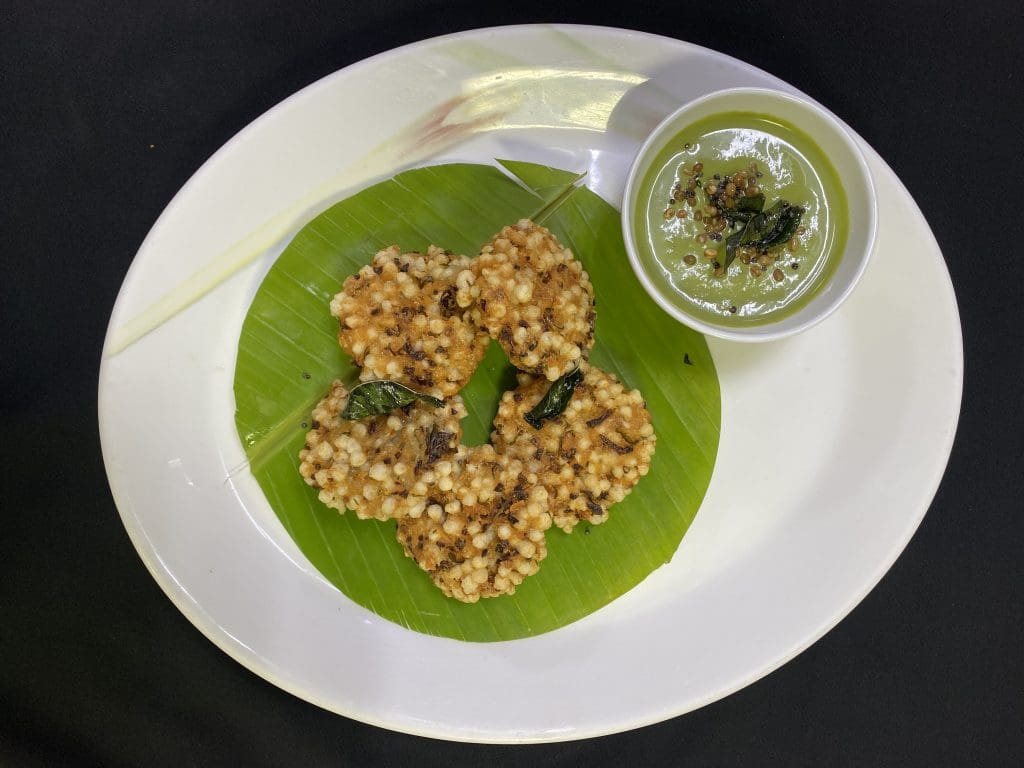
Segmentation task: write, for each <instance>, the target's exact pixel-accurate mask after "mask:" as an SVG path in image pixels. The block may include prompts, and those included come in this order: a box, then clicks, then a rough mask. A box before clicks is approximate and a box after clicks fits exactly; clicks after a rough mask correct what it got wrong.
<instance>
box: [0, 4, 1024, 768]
mask: <svg viewBox="0 0 1024 768" xmlns="http://www.w3.org/2000/svg"><path fill="white" fill-rule="evenodd" d="M528 21H563V22H579V23H592V24H604V25H609V26H623V27H630V28H635V29H642V30H646V31H651V32H657V33H661V34H665V35H669V36H672V37H677V38H680V39H683V40H688V41H691V42H696V43H699V44H702V45H706V46H708V47H711V48H714V49H717V50H720V51H723V52H725V53H729V54H732V55H734V56H736V57H738V58H740V59H743V60H745V61H748V62H750V63H752V64H754V65H757V66H759V67H762V68H764V69H766V70H768V71H769V72H771V73H773V74H775V75H777V76H779V77H781V78H782V79H784V80H786V81H788V82H790V83H792V84H793V85H795V86H797V87H798V88H800V89H802V90H804V91H805V92H807V93H809V94H810V95H811V96H813V97H814V98H816V99H818V100H820V101H821V102H823V103H824V104H826V105H828V106H829V107H830V108H831V109H832V110H833V111H835V112H836V113H837V114H838V115H839V116H840V117H842V118H844V119H845V120H846V121H847V122H848V123H850V124H851V125H852V126H853V127H854V129H855V130H856V131H858V132H859V133H860V134H861V135H862V136H863V137H864V138H865V139H866V140H867V141H868V142H869V143H870V144H871V145H873V146H874V147H875V149H877V150H878V151H879V153H880V154H881V155H882V157H883V158H884V159H885V160H887V161H888V162H889V164H890V165H891V166H892V167H893V169H894V170H895V172H896V173H897V174H898V175H899V176H900V178H901V179H902V180H903V181H904V183H905V184H906V185H907V187H908V188H909V190H910V192H911V194H912V195H913V196H914V197H915V199H916V200H917V202H918V204H919V205H920V207H921V209H922V210H923V212H924V214H925V216H926V217H927V219H928V221H929V223H930V224H931V226H932V228H933V230H934V232H935V235H936V237H937V238H938V241H939V243H940V245H941V246H942V249H943V252H944V254H945V257H946V261H947V263H948V265H949V269H950V272H951V274H952V279H953V284H954V286H955V289H956V292H957V298H958V301H959V305H960V311H961V315H962V324H963V333H964V343H965V354H966V381H965V390H964V401H963V409H962V414H961V421H960V428H959V432H958V436H957V441H956V445H955V447H954V450H953V455H952V459H951V461H950V464H949V469H948V471H947V474H946V477H945V480H944V481H943V483H942V486H941V488H940V489H939V492H938V495H937V496H936V498H935V501H934V503H933V505H932V508H931V510H930V512H929V514H928V515H927V516H926V518H925V520H924V522H923V524H922V525H921V528H920V529H919V531H918V533H917V534H916V536H915V537H914V539H913V541H912V542H911V543H910V545H909V547H908V548H907V550H906V552H905V553H904V554H903V556H902V557H901V558H900V559H899V561H898V562H897V563H896V565H895V566H894V567H893V568H892V570H891V571H890V573H889V574H888V575H887V576H886V577H885V578H884V579H883V581H882V583H881V584H880V585H879V586H878V587H877V588H876V589H875V590H874V591H873V592H872V593H871V594H870V595H869V596H868V597H867V599H866V600H864V602H863V603H862V604H861V605H860V606H859V607H858V608H856V609H855V610H854V611H853V613H852V614H851V615H850V616H849V617H848V618H847V619H845V620H844V621H843V622H842V623H841V624H840V625H839V626H838V627H837V628H836V629H834V630H833V631H832V632H830V633H829V634H828V635H827V636H826V637H825V638H824V639H822V640H821V641H819V642H818V643H817V644H815V645H814V646H813V647H812V648H811V649H810V650H808V651H806V652H805V653H803V654H802V655H801V656H799V657H798V658H797V659H796V660H794V661H792V662H790V663H789V664H787V665H786V666H784V667H783V668H782V669H780V670H779V671H777V672H775V673H773V674H771V675H770V676H768V677H767V678H766V679H764V680H761V681H760V682H758V683H756V684H754V685H752V686H750V687H748V688H746V689H745V690H743V691H741V692H739V693H737V694H734V695H733V696H730V697H728V698H727V699H725V700H723V701H720V702H717V703H715V704H712V705H710V706H708V707H705V708H704V709H702V710H699V711H697V712H694V713H691V714H689V715H686V716H683V717H681V718H677V719H674V720H672V721H669V722H665V723H662V724H659V725H655V726H651V727H648V728H644V729H641V730H638V731H634V732H631V733H626V734H620V735H615V736H609V737H604V738H600V739H594V740H588V741H583V742H575V743H568V744H556V745H544V746H536V747H488V746H478V745H460V744H448V743H444V742H436V741H430V740H426V739H420V738H415V737H411V736H405V735H400V734H393V733H389V732H387V731H383V730H379V729H376V728H373V727H370V726H366V725H363V724H361V723H357V722H353V721H350V720H347V719H345V718H342V717H338V716H335V715H332V714H329V713H327V712H325V711H322V710H319V709H317V708H316V707H314V706H312V705H309V704H306V703H305V702H303V701H300V700H298V699H295V698H293V697H292V696H290V695H288V694H286V693H284V692H282V691H280V690H278V689H276V688H274V687H273V686H271V685H270V684H269V683H266V682H264V681H263V680H262V679H260V678H258V677H256V676H255V675H253V674H252V673H250V672H248V671H247V670H246V669H244V668H243V667H241V666H240V665H238V664H236V663H235V662H233V661H232V660H230V659H229V658H228V657H227V656H225V655H224V654H223V653H221V651H219V650H217V649H216V648H215V647H214V646H213V645H212V644H211V643H210V642H209V641H207V640H206V639H204V638H203V637H202V635H201V634H200V633H199V632H198V631H196V630H195V629H194V628H193V627H192V626H191V625H190V624H189V623H188V621H187V620H186V619H185V618H184V617H183V616H182V615H181V614H179V613H178V611H177V610H176V609H175V608H174V607H173V605H172V604H171V603H170V601H169V600H168V599H167V598H166V597H165V596H164V595H163V593H162V592H161V591H160V589H159V588H158V587H157V585H156V583H155V582H154V581H153V580H152V579H151V578H150V576H149V575H148V574H147V573H146V571H145V569H144V567H143V565H142V563H141V561H140V560H139V558H138V557H137V556H136V554H135V552H134V550H133V548H132V546H131V544H130V543H129V541H128V537H127V535H126V534H125V532H124V529H123V528H122V526H121V522H120V519H119V517H118V515H117V511H116V509H115V507H114V504H113V502H112V500H111V497H110V493H109V490H108V487H107V483H106V478H105V474H104V469H103V464H102V461H101V458H100V452H99V442H98V435H97V426H96V411H95V402H96V376H97V369H98V363H99V358H100V348H101V344H102V339H103V334H104V331H105V326H106V321H107V318H108V316H109V312H110V309H111V307H112V305H113V302H114V299H115V297H116V295H117V291H118V288H119V286H120V283H121V280H122V279H123V276H124V274H125V271H126V270H127V268H128V265H129V264H130V262H131V260H132V258H133V256H134V254H135V251H136V250H137V248H138V246H139V244H140V243H141V241H142V239H143V237H144V236H145V234H146V232H147V231H148V229H149V227H150V226H151V225H152V224H153V222H154V221H155V220H156V218H157V216H158V215H159V214H160V212H161V210H162V209H163V208H164V206H165V205H166V204H167V202H168V201H169V200H170V198H171V197H172V196H173V194H174V193H175V192H176V191H177V190H178V189H179V187H180V186H181V185H182V184H183V183H184V182H185V181H186V180H187V179H188V177H189V176H190V175H191V174H192V173H193V172H194V171H195V169H196V168H197V167H198V166H199V165H201V164H202V163H203V162H204V161H205V160H206V159H207V158H208V157H209V156H210V155H211V154H212V153H213V152H214V151H215V150H216V149H217V148H218V147H220V145H221V144H223V143H224V142H225V141H226V140H227V139H229V138H230V137H231V136H232V135H233V134H234V133H236V132H237V131H238V130H239V129H241V128H242V127H243V126H245V125H246V124H247V123H249V122H250V121H251V120H253V119H254V118H256V117H258V116H259V115H260V114H261V113H262V112H264V111H265V110H267V109H268V108H270V107H271V106H273V105H274V104H275V103H277V102H278V101H280V100H281V99H283V98H284V97H286V96H288V95H289V94H291V93H293V92H294V91H296V90H298V89H299V88H301V87H303V86H305V85H307V84H309V83H310V82H312V81H313V80H316V79H317V78H319V77H321V76H323V75H326V74H328V73H330V72H332V71H334V70H337V69H339V68H341V67H344V66H346V65H348V64H351V63H352V62H355V61H358V60H360V59H362V58H364V57H366V56H369V55H371V54H375V53H378V52H381V51H385V50H388V49H390V48H393V47H395V46H398V45H401V44H404V43H408V42H413V41H415V40H419V39H422V38H426V37H430V36H434V35H438V34H443V33H448V32H453V31H457V30H462V29H471V28H475V27H481V26H489V25H497V24H507V23H519V22H528ZM1022 59H1024V11H1022V10H1021V7H1020V6H1019V5H1018V3H1016V2H1012V1H1011V2H1001V3H986V2H983V1H982V2H975V3H958V4H941V3H925V2H903V3H900V4H896V3H887V2H875V1H874V0H870V1H868V0H864V1H862V2H856V3H829V4H825V5H821V6H817V5H814V4H810V3H786V2H760V3H756V4H755V3H749V4H748V3H723V2H720V1H718V2H716V1H715V0H710V1H709V0H696V1H695V2H673V3H662V4H651V3H646V2H640V1H638V0H631V1H630V2H628V3H621V4H617V5H616V6H614V7H608V8H607V9H604V8H603V7H601V6H598V5H597V4H595V3H592V2H591V3H583V2H580V3H551V2H548V3H528V4H526V3H524V4H514V5H507V4H501V5H490V4H484V3H470V2H463V1H462V0H457V1H456V0H435V1H432V2H419V3H417V2H407V1H405V0H397V1H396V0H378V1H377V2H374V3H366V4H358V3H352V2H345V1H344V0H339V1H335V2H292V3H287V2H254V3H243V2H235V1H232V2H219V3H216V4H210V5H209V6H207V5H203V4H196V3H186V2H175V3H163V2H143V3H138V4H127V3H109V4H102V3H95V2H85V3H80V2H75V3H70V2H67V3H56V4H51V3H36V2H24V1H23V0H18V2H15V3H13V4H9V3H4V4H2V5H0V138H2V143H0V163H2V165H0V202H2V206H0V253H2V256H0V259H2V263H3V272H2V276H3V281H2V290H3V296H4V299H3V307H2V313H3V314H2V326H0V327H2V333H3V343H2V346H0V413H2V418H3V438H2V447H0V471H2V474H3V476H2V480H0V483H2V488H3V495H2V497H0V501H2V505H0V510H2V514H3V524H2V528H0V576H2V580H0V710H2V711H0V764H4V765H12V766H22V765H25V766H32V765H64V764H68V765H105V766H118V765H142V766H149V765H154V766H157V765H168V766H187V765H247V766H248V765H253V766H255V765H346V766H347V765H353V766H362V765H382V766H405V765H416V766H432V765H438V766H440V765H446V766H482V765H488V766H490V765H495V766H497V765H513V764H515V765H520V764H522V763H523V762H524V761H525V762H528V763H530V764H534V765H538V766H543V765H566V766H574V765H601V764H607V765H622V764H627V765H640V766H646V765H715V766H718V765H753V766H772V765H786V766H788V765H829V766H838V765H851V766H866V765H922V766H944V765H951V766H953V765H955V766H962V765H963V766H966V765H1021V764H1024V713H1022V710H1024V675H1022V655H1024V651H1022V648H1024V639H1022V634H1024V633H1022V630H1024V621H1022V604H1024V595H1022V588H1021V587H1022V581H1024V578H1022V577H1024V574H1022V569H1021V566H1020V562H1021V557H1022V549H1024V547H1022V544H1024V540H1022V539H1024V536H1022V532H1024V526H1022V523H1021V516H1022V512H1024V417H1022V401H1024V388H1022V385H1021V380H1022V377H1024V353H1022V342H1024V334H1022V330H1021V324H1022V322H1024V314H1022V312H1021V309H1020V308H1021V306H1022V305H1021V295H1022V286H1024V261H1022V256H1024V246H1022V244H1021V242H1022V240H1021V234H1020V232H1021V226H1020V220H1019V217H1020V213H1019V208H1020V200H1021V199H1022V197H1024V163H1022V160H1021V154H1022V143H1024V130H1022V129H1021V122H1020V121H1021V119H1022V117H1024V65H1022V63H1021V62H1022ZM150 145H153V146H152V147H151V146H150ZM907 301H914V296H913V295H908V296H907ZM595 673H596V674H599V673H600V670H599V669H596V670H595ZM480 706H501V702H500V701H487V700H484V701H482V702H481V703H480Z"/></svg>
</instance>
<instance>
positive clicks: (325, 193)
mask: <svg viewBox="0 0 1024 768" xmlns="http://www.w3.org/2000/svg"><path fill="white" fill-rule="evenodd" d="M646 81H647V78H646V77H645V76H643V75H638V74H634V73H629V72H620V71H615V70H610V69H609V70H601V69H594V70H586V69H572V68H566V69H561V68H556V67H539V68H538V67H522V66H515V67H505V68H502V69H496V70H493V71H490V72H487V73H486V74H483V75H479V76H477V77H475V78H470V79H468V80H465V81H463V83H462V84H461V86H460V91H461V92H460V94H459V95H458V96H455V97H453V98H449V99H447V100H446V101H443V102H441V103H440V104H438V105H437V106H436V107H434V108H433V109H431V110H428V111H427V112H426V113H424V114H423V115H421V116H420V117H419V118H418V119H416V120H414V121H413V122H412V123H410V124H409V125H408V126H406V127H405V128H403V129H401V130H399V131H398V132H397V133H395V134H393V135H392V136H390V137H389V138H388V139H386V140H385V141H384V142H382V143H381V144H380V145H378V146H377V147H376V148H375V149H373V150H372V151H371V152H370V153H369V154H367V155H366V156H365V157H363V158H362V159H360V160H358V161H357V162H355V163H353V164H352V165H350V166H349V167H347V168H346V169H345V170H343V171H341V172H340V173H338V174H337V175H336V176H334V177H333V178H332V179H330V180H329V181H327V182H326V183H324V184H322V185H321V186H319V187H317V188H316V189H314V190H313V191H312V192H310V193H309V194H308V195H306V196H305V197H303V198H302V199H300V200H298V201H296V202H294V203H293V204H292V205H290V206H288V207H287V208H285V209H284V210H282V211H281V212H280V213H278V214H277V215H276V216H273V217H272V218H270V219H268V220H266V221H264V222H263V223H262V224H260V225H258V226H256V227H255V228H254V229H253V230H252V231H251V232H250V233H249V234H248V235H246V236H245V237H243V238H242V239H240V240H239V241H237V242H236V243H235V244H234V245H232V246H231V247H230V248H228V249H227V250H226V251H223V252H221V253H220V254H217V255H216V256H214V257H213V258H211V259H210V261H209V262H208V263H207V264H206V265H205V266H204V267H202V268H201V269H200V270H198V271H197V272H195V273H194V274H192V275H191V276H190V277H188V278H187V279H186V280H185V281H184V282H182V283H180V284H179V285H178V286H176V287H175V288H173V289H172V290H171V291H169V292H168V293H167V294H165V295H164V296H162V297H161V298H160V299H158V300H157V301H156V302H154V303H153V304H151V305H150V306H149V307H147V308H146V309H145V310H143V311H142V312H141V313H140V314H138V315H136V316H135V317H133V318H131V319H130V320H129V321H128V322H126V323H124V324H123V325H121V326H119V327H117V328H116V329H113V330H112V331H111V333H110V335H109V337H108V340H107V344H106V348H105V351H104V354H105V355H106V356H113V355H116V354H117V353H118V352H121V351H122V350H124V349H125V348H127V347H128V346H130V345H131V344H133V343H134V342H136V341H138V340H139V339H141V338H142V337H143V336H145V335H146V334H148V333H149V332H151V331H153V330H154V329H156V328H158V327H159V326H160V325H162V324H163V323H165V322H167V320H169V319H170V318H172V317H174V316H175V315H177V314H178V313H179V312H182V311H184V310H185V309H187V308H188V307H189V306H191V305H192V304H194V303H195V302H196V301H198V300H199V299H201V298H202V297H203V296H205V295H206V294H207V293H209V292H210V291H212V290H214V289H215V288H216V287H217V286H218V285H221V284H222V283H223V282H224V281H225V280H227V279H228V278H229V277H231V276H232V275H234V274H235V273H236V272H238V271H239V270H241V269H244V268H245V267H247V266H249V265H250V264H252V263H253V262H255V261H256V260H257V259H258V258H260V257H261V256H262V255H263V254H264V253H266V252H267V251H268V250H269V249H271V248H272V247H273V246H274V245H275V244H277V243H279V242H280V241H281V240H282V239H283V238H285V237H286V236H287V235H289V234H290V233H291V232H293V231H294V230H295V228H296V227H298V226H299V225H301V224H302V223H303V222H304V221H307V220H309V219H311V218H313V217H314V216H315V215H317V214H318V213H320V212H322V211H323V210H325V209H326V208H327V207H328V206H329V205H331V204H332V203H334V202H337V200H338V199H340V196H341V195H342V194H343V193H345V192H346V191H348V190H352V189H354V188H355V187H358V186H360V185H363V184H365V183H366V182H367V181H370V180H371V179H374V178H378V177H380V176H383V175H386V174H389V173H394V172H396V171H399V170H401V169H403V168H410V167H413V166H415V165H417V164H418V163H421V162H423V161H425V160H427V159H429V158H430V157H433V156H434V155H437V154H438V153H440V152H442V151H444V150H445V149H448V148H450V147H452V146H454V145H456V144H458V143H459V142H462V141H465V140H466V139H468V138H469V137H470V136H472V135H474V134H478V133H482V132H487V131H493V130H511V129H537V128H577V129H578V128H583V129H587V130H593V131H604V130H606V129H607V128H608V121H609V119H610V117H611V115H612V112H613V111H614V109H615V107H616V106H617V105H618V103H619V101H620V100H621V99H622V97H623V96H624V95H625V94H626V92H627V91H628V90H629V89H630V88H633V87H634V86H637V85H640V84H643V83H644V82H646Z"/></svg>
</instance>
